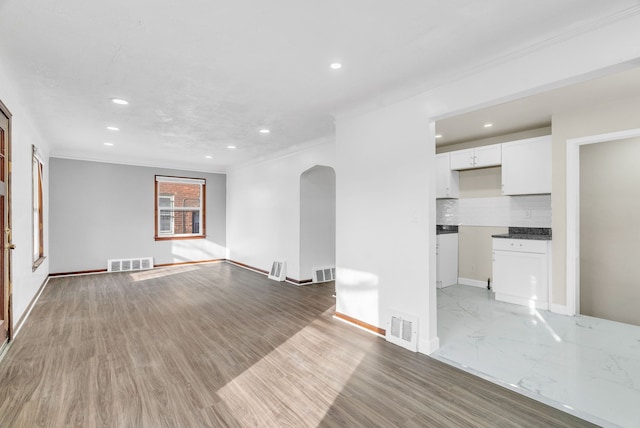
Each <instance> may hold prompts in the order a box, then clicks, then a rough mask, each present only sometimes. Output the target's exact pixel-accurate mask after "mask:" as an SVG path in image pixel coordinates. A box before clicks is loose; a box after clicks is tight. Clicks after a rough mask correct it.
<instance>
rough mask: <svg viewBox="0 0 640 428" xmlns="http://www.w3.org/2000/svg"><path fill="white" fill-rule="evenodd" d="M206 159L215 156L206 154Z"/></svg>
mask: <svg viewBox="0 0 640 428" xmlns="http://www.w3.org/2000/svg"><path fill="white" fill-rule="evenodd" d="M205 159H213V156H211V155H206V156H205Z"/></svg>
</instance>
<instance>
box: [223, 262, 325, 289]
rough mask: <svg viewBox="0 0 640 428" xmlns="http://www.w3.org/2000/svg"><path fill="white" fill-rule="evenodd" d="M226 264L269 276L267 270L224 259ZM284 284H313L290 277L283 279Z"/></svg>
mask: <svg viewBox="0 0 640 428" xmlns="http://www.w3.org/2000/svg"><path fill="white" fill-rule="evenodd" d="M225 261H226V262H227V263H231V264H232V265H236V266H238V267H241V268H244V269H248V270H251V271H254V272H258V273H261V274H263V275H269V271H268V270H264V269H260V268H257V267H254V266H251V265H248V264H246V263H240V262H237V261H235V260H231V259H226V260H225ZM284 280H285V281H286V282H288V283H290V284H295V285H304V284H310V283H312V282H313V280H312V279H295V278H290V277H288V276H287V277H285V279H284Z"/></svg>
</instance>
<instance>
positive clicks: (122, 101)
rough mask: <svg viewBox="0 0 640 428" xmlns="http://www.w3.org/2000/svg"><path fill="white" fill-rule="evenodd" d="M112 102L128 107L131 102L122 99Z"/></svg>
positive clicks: (112, 99)
mask: <svg viewBox="0 0 640 428" xmlns="http://www.w3.org/2000/svg"><path fill="white" fill-rule="evenodd" d="M111 102H112V103H114V104H120V105H127V104H129V101H127V100H123V99H122V98H111Z"/></svg>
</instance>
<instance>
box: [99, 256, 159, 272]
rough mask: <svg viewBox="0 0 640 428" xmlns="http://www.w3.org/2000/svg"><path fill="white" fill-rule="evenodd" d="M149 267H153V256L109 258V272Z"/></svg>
mask: <svg viewBox="0 0 640 428" xmlns="http://www.w3.org/2000/svg"><path fill="white" fill-rule="evenodd" d="M147 269H153V257H142V258H137V259H109V260H107V271H108V272H131V271H137V270H147Z"/></svg>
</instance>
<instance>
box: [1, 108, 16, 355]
mask: <svg viewBox="0 0 640 428" xmlns="http://www.w3.org/2000/svg"><path fill="white" fill-rule="evenodd" d="M0 112H2V114H4V115H5V116H6V118H7V119H8V123H9V124H8V126H7V129H6V140H5V144H6V147H5V149H6V153H5V159H6V162H7V164H6V182H5V201H6V208H7V209H6V218H7V221H6V223H5V230H2V231H0V236H1V237H2V238H1V239H3V240H4V245H5V251H6V253H7V258H6V264H5V272H6V274H5V272H0V274H4V276H5V283H4V288H5V289H4V294H5V303H4V304H5V307H6V311H7V319H6V320H5V321H6V323H7V340H8V341H11V339H12V338H13V304H12V303H13V302H12V300H13V289H12V288H13V282H12V272H11V267H12V264H13V263H12V260H11V259H12V257H11V248H10V247H9V246H10V245H11V244H12V237H11V205H12V203H11V202H12V201H11V177H12V175H13V174H12V171H11V168H12V164H11V116H12V115H11V112H10V111H9V109H8V108H7V106H6V105H5V104H4V103H3V102H2V100H0ZM1 256H2V257H4V254H2V255H1ZM4 310H5V308H2V311H3V312H4ZM0 345H1V344H0Z"/></svg>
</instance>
